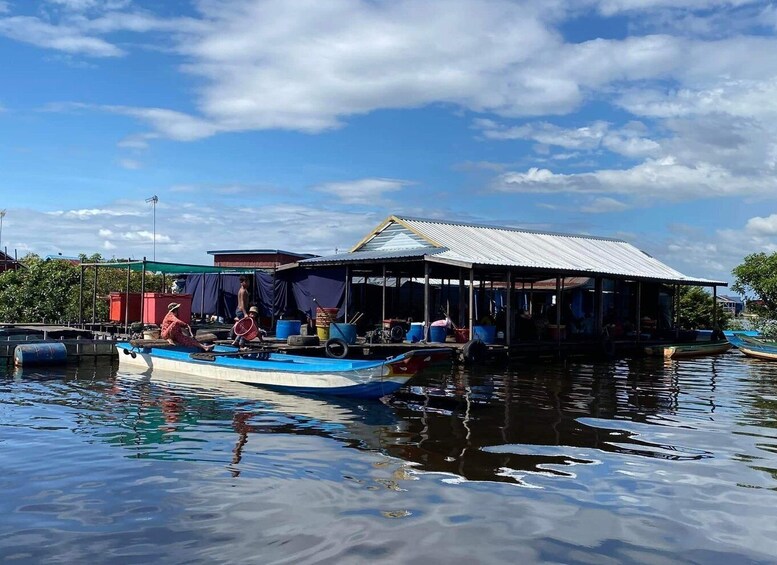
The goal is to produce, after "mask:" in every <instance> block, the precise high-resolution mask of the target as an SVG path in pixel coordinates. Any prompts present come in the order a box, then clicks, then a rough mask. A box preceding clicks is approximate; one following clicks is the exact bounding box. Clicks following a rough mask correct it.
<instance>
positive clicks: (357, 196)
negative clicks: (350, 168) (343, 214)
mask: <svg viewBox="0 0 777 565" xmlns="http://www.w3.org/2000/svg"><path fill="white" fill-rule="evenodd" d="M411 184H412V183H411V182H409V181H405V180H397V179H381V178H370V179H359V180H353V181H345V182H330V183H325V184H322V185H319V186H316V187H315V189H316V190H317V191H319V192H324V193H327V194H332V195H334V196H336V197H337V198H338V199H339V200H340V202H342V203H343V204H362V205H374V204H376V203H380V202H381V201H382V199H383V197H384V195H385V194H387V193H390V192H397V191H399V190H402V189H403V188H404V187H406V186H409V185H411Z"/></svg>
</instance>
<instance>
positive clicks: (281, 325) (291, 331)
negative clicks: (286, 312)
mask: <svg viewBox="0 0 777 565" xmlns="http://www.w3.org/2000/svg"><path fill="white" fill-rule="evenodd" d="M301 330H302V322H300V321H299V320H278V323H277V324H276V326H275V337H277V338H278V339H286V338H288V337H289V336H290V335H300V332H301Z"/></svg>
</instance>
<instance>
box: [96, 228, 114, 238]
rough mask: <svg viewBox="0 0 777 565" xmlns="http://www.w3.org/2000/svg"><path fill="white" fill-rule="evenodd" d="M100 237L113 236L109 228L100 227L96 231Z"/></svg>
mask: <svg viewBox="0 0 777 565" xmlns="http://www.w3.org/2000/svg"><path fill="white" fill-rule="evenodd" d="M97 233H98V234H99V235H100V237H111V236H113V231H112V230H109V229H105V228H102V229H100V230H99V231H98V232H97Z"/></svg>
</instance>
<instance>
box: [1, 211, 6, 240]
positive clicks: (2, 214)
mask: <svg viewBox="0 0 777 565" xmlns="http://www.w3.org/2000/svg"><path fill="white" fill-rule="evenodd" d="M3 218H5V210H0V249H2V248H3Z"/></svg>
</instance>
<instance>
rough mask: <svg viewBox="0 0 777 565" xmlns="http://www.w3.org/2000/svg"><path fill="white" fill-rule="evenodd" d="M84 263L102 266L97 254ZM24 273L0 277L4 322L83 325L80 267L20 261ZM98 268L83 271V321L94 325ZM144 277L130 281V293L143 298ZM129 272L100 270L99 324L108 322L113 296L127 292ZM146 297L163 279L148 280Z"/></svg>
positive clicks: (136, 274) (35, 258)
mask: <svg viewBox="0 0 777 565" xmlns="http://www.w3.org/2000/svg"><path fill="white" fill-rule="evenodd" d="M80 258H81V261H83V262H84V263H102V262H104V260H103V258H102V257H101V256H100V255H99V254H97V255H92V256H89V257H87V256H85V255H81V257H80ZM20 262H21V264H22V265H23V268H20V269H18V270H16V271H5V272H3V273H0V322H17V323H25V322H27V323H31V322H48V323H63V324H64V323H68V322H77V321H78V320H79V305H80V303H81V302H80V301H81V295H80V279H81V266H80V265H74V264H72V263H71V262H70V261H64V260H58V259H53V260H43V259H41V258H40V257H39V256H38V255H35V254H30V255H27V256H26V257H24V258H22V259H21V261H20ZM94 270H95V268H94V267H85V268H84V291H83V309H84V312H83V317H84V320H91V319H92V311H93V310H92V308H93V306H92V304H93V297H94V296H95V293H94ZM141 278H142V276H141V273H139V272H133V273H131V276H130V292H140V290H141ZM126 286H127V271H125V270H124V269H105V268H103V269H99V268H98V280H97V293H96V301H95V303H94V312H95V319H96V320H97V321H105V320H107V319H108V298H109V296H108V295H109V293H110V292H124V291H125V290H126ZM145 288H146V290H147V291H161V290H162V277H161V276H158V275H151V274H148V273H147V274H146V286H145Z"/></svg>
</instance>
